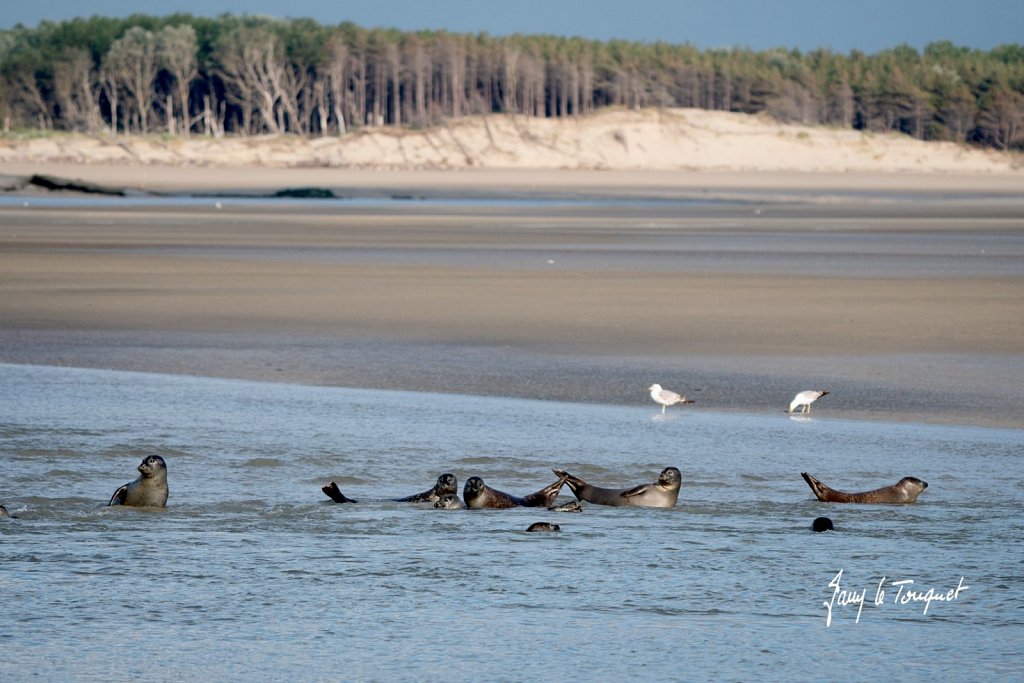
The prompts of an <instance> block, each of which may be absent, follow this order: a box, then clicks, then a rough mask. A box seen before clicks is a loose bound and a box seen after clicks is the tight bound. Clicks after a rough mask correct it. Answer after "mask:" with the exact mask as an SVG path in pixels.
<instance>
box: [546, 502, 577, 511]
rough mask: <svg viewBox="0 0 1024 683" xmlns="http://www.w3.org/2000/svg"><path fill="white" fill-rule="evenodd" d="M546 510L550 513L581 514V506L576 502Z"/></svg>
mask: <svg viewBox="0 0 1024 683" xmlns="http://www.w3.org/2000/svg"><path fill="white" fill-rule="evenodd" d="M548 510H550V511H551V512H583V506H582V505H580V502H579V501H578V500H572V501H569V502H568V503H562V504H561V505H555V506H554V507H549V508H548Z"/></svg>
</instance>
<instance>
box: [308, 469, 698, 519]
mask: <svg viewBox="0 0 1024 683" xmlns="http://www.w3.org/2000/svg"><path fill="white" fill-rule="evenodd" d="M553 471H554V473H555V476H557V477H558V479H557V480H556V481H554V482H553V483H551V484H548V485H547V486H545V487H544V488H542V489H541V490H539V491H536V492H534V493H530V494H527V495H525V496H522V497H520V496H515V495H512V494H511V493H505V492H504V491H499V490H498V489H496V488H493V487H491V486H488V485H487V484H486V483H485V482H484V480H483V479H482V478H481V477H476V476H474V477H470V478H469V479H467V480H466V484H465V486H464V487H463V489H462V498H463V500H462V501H459V497H458V496H457V495H456V493H455V491H456V487H457V480H456V478H455V475H453V474H450V473H446V474H442V475H441V476H440V477H438V478H437V484H436V485H435V486H434V488H432V489H430V490H429V491H424V492H423V493H418V494H415V495H412V496H407V497H405V498H397V499H395V500H396V501H398V502H412V503H420V502H427V503H433V504H434V507H435V508H439V509H448V510H455V509H459V508H462V507H465V508H468V509H470V510H488V509H490V510H495V509H505V508H513V507H530V508H536V507H543V508H547V509H548V510H551V511H554V512H580V511H581V510H582V508H581V507H580V505H579V503H578V502H572V503H565V504H563V505H558V506H555V500H556V499H557V498H558V494H559V493H560V492H561V490H562V486H564V485H568V486H569V489H570V490H571V491H572V493H573V495H574V496H576V500H577V501H586V502H587V503H593V504H594V505H610V506H635V507H653V508H671V507H675V504H676V500H677V499H678V498H679V488H680V486H681V484H682V481H683V478H682V475H681V474H680V472H679V469H678V468H676V467H666V468H665V469H663V470H662V471H661V474H660V475H659V477H658V481H656V482H653V483H650V484H639V485H637V486H632V487H630V488H625V489H609V488H601V487H598V486H591V485H590V484H588V483H587V482H585V481H583V480H582V479H580V478H579V477H576V476H573V475H571V474H569V473H568V472H566V471H565V470H559V469H555V470H553ZM321 490H322V491H323V492H324V494H325V495H327V497H328V498H330V499H331V500H333V501H334V502H336V503H356V502H358V501H356V500H353V499H352V498H349V497H348V496H346V495H345V494H344V493H342V492H341V489H339V488H338V484H337V483H336V482H333V481H332V482H330V483H329V484H327V485H326V486H324V487H323V488H322V489H321Z"/></svg>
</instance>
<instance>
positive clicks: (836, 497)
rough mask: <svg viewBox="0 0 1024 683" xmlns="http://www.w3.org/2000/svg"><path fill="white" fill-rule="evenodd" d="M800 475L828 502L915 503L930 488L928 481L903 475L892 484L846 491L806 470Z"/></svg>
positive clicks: (816, 494) (812, 489) (820, 497)
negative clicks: (871, 488)
mask: <svg viewBox="0 0 1024 683" xmlns="http://www.w3.org/2000/svg"><path fill="white" fill-rule="evenodd" d="M800 476H801V477H803V478H804V481H806V482H807V485H808V486H810V487H811V491H813V492H814V495H815V496H817V498H818V500H821V501H824V502H826V503H913V502H914V501H916V500H917V497H918V496H919V495H921V492H922V491H924V490H925V489H926V488H928V482H926V481H921V480H920V479H918V478H917V477H903V478H902V479H900V480H899V481H898V482H896V483H895V484H893V485H892V486H886V487H884V488H880V489H875V490H873V491H863V492H861V493H846V492H845V491H837V490H835V489H830V488H829V487H827V486H825V485H824V484H822V483H821V482H820V481H818V480H817V479H815V478H814V477H812V476H811V475H809V474H807V473H806V472H801V473H800Z"/></svg>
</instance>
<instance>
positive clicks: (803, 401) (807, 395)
mask: <svg viewBox="0 0 1024 683" xmlns="http://www.w3.org/2000/svg"><path fill="white" fill-rule="evenodd" d="M826 394H828V392H827V391H824V390H821V391H819V390H815V389H808V390H807V391H801V392H800V393H799V394H797V395H796V396H794V397H793V400H792V401H791V402H790V404H789V412H791V413H792V412H793V411H794V410H796V409H797V408H800V412H801V413H809V412H811V404H812V403H814V402H815V401H817V400H818V399H819V398H821V397H822V396H825V395H826Z"/></svg>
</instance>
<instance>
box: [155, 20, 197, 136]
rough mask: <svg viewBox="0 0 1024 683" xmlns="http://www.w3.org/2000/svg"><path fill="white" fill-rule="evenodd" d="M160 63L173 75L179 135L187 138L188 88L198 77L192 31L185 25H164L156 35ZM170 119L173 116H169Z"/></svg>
mask: <svg viewBox="0 0 1024 683" xmlns="http://www.w3.org/2000/svg"><path fill="white" fill-rule="evenodd" d="M156 40H157V46H158V48H159V56H160V64H161V65H162V66H163V68H164V69H166V70H167V72H168V73H169V74H171V76H173V77H174V92H175V95H176V97H177V100H178V111H179V112H180V114H181V126H180V127H179V130H180V131H181V134H182V135H184V136H185V137H188V135H189V133H190V132H191V130H192V119H191V116H192V113H191V106H190V104H189V91H190V89H191V86H192V81H194V80H195V79H196V77H197V76H199V68H198V66H197V64H196V52H197V50H198V45H197V42H196V31H195V29H194V28H192V27H191V26H189V25H188V24H180V25H178V26H165V27H163V28H162V29H160V31H159V32H158V33H157V34H156ZM171 120H172V121H173V118H172V119H171Z"/></svg>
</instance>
